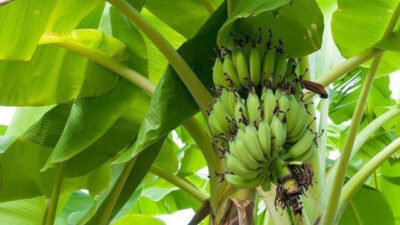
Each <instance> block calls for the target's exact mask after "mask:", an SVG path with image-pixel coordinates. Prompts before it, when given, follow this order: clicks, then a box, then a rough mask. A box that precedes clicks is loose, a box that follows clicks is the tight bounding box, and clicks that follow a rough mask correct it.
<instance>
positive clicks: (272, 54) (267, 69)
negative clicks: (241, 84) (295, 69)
mask: <svg viewBox="0 0 400 225" xmlns="http://www.w3.org/2000/svg"><path fill="white" fill-rule="evenodd" d="M275 59H276V51H274V50H268V51H267V54H266V55H265V57H264V63H263V76H264V79H267V78H269V77H273V73H274V70H275Z"/></svg>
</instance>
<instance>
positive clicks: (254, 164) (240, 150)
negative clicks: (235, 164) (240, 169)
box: [229, 130, 262, 169]
mask: <svg viewBox="0 0 400 225" xmlns="http://www.w3.org/2000/svg"><path fill="white" fill-rule="evenodd" d="M239 132H243V131H241V130H240V131H239ZM239 132H238V133H239ZM229 149H230V152H231V154H232V155H233V156H235V157H236V158H237V159H239V160H241V161H242V162H244V163H245V164H246V165H247V166H248V167H249V168H250V169H257V168H260V167H262V165H261V164H260V163H259V162H258V161H257V160H255V159H254V158H253V156H251V154H250V152H249V150H248V149H247V147H246V145H245V144H244V142H243V140H242V139H240V138H235V140H234V141H233V142H231V144H230V145H229Z"/></svg>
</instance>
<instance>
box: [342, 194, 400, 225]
mask: <svg viewBox="0 0 400 225" xmlns="http://www.w3.org/2000/svg"><path fill="white" fill-rule="evenodd" d="M339 224H340V225H349V224H363V225H369V224H370V225H375V224H385V225H392V224H393V225H394V224H395V223H394V218H393V212H392V209H391V208H390V205H389V204H388V202H387V201H386V198H385V196H384V195H383V194H382V193H381V192H379V191H378V190H375V189H372V188H369V187H363V188H361V189H360V191H359V192H358V193H357V194H356V195H355V196H354V198H353V200H352V205H351V206H347V208H346V210H345V212H344V214H343V216H342V218H341V219H340V221H339Z"/></svg>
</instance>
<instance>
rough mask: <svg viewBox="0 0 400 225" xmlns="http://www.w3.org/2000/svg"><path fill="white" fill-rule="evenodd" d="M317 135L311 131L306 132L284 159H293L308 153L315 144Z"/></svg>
mask: <svg viewBox="0 0 400 225" xmlns="http://www.w3.org/2000/svg"><path fill="white" fill-rule="evenodd" d="M314 138H315V135H314V133H312V132H311V131H310V130H308V129H307V130H306V131H305V132H304V134H303V136H301V138H300V139H299V140H298V141H297V142H296V143H295V144H294V145H293V146H292V147H290V148H289V150H288V151H287V153H286V154H284V155H283V156H282V159H293V158H296V157H299V156H300V155H302V154H303V153H304V152H306V151H307V150H308V149H309V148H310V147H311V145H313V144H314Z"/></svg>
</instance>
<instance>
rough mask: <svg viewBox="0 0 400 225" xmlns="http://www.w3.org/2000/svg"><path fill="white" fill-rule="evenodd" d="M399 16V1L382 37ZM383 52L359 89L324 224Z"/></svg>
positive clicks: (332, 215)
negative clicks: (359, 92)
mask: <svg viewBox="0 0 400 225" xmlns="http://www.w3.org/2000/svg"><path fill="white" fill-rule="evenodd" d="M399 16H400V3H398V4H397V7H396V10H395V11H394V13H393V16H392V18H391V20H390V22H389V24H388V26H387V28H386V30H385V33H384V36H383V38H385V37H386V36H387V35H389V34H391V33H392V31H393V29H394V27H395V25H396V23H397V20H398V18H399ZM382 55H383V53H380V54H378V55H377V56H376V57H375V58H374V60H373V61H372V64H371V68H370V70H369V73H368V75H367V77H366V80H365V82H364V85H363V87H362V90H361V95H360V98H359V101H358V103H357V105H356V109H355V111H354V114H353V118H352V123H351V125H350V128H349V132H348V134H347V137H346V140H345V143H344V147H343V151H342V155H341V157H340V159H339V164H338V169H337V171H336V173H335V174H334V179H333V185H332V188H331V189H330V191H331V193H330V196H329V198H328V205H327V209H326V213H325V215H324V217H323V220H322V224H324V225H331V224H334V222H335V219H336V216H337V214H336V213H337V210H338V205H339V200H340V194H341V191H342V187H343V186H342V185H343V182H344V178H345V175H346V170H347V167H348V164H349V162H350V157H351V152H352V149H353V145H354V141H355V137H356V134H357V131H358V128H359V126H360V122H361V119H362V115H363V113H364V109H365V105H366V102H367V98H368V95H369V92H370V89H371V86H372V83H373V80H374V78H375V75H376V72H377V71H378V68H379V64H380V62H381V59H382Z"/></svg>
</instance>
